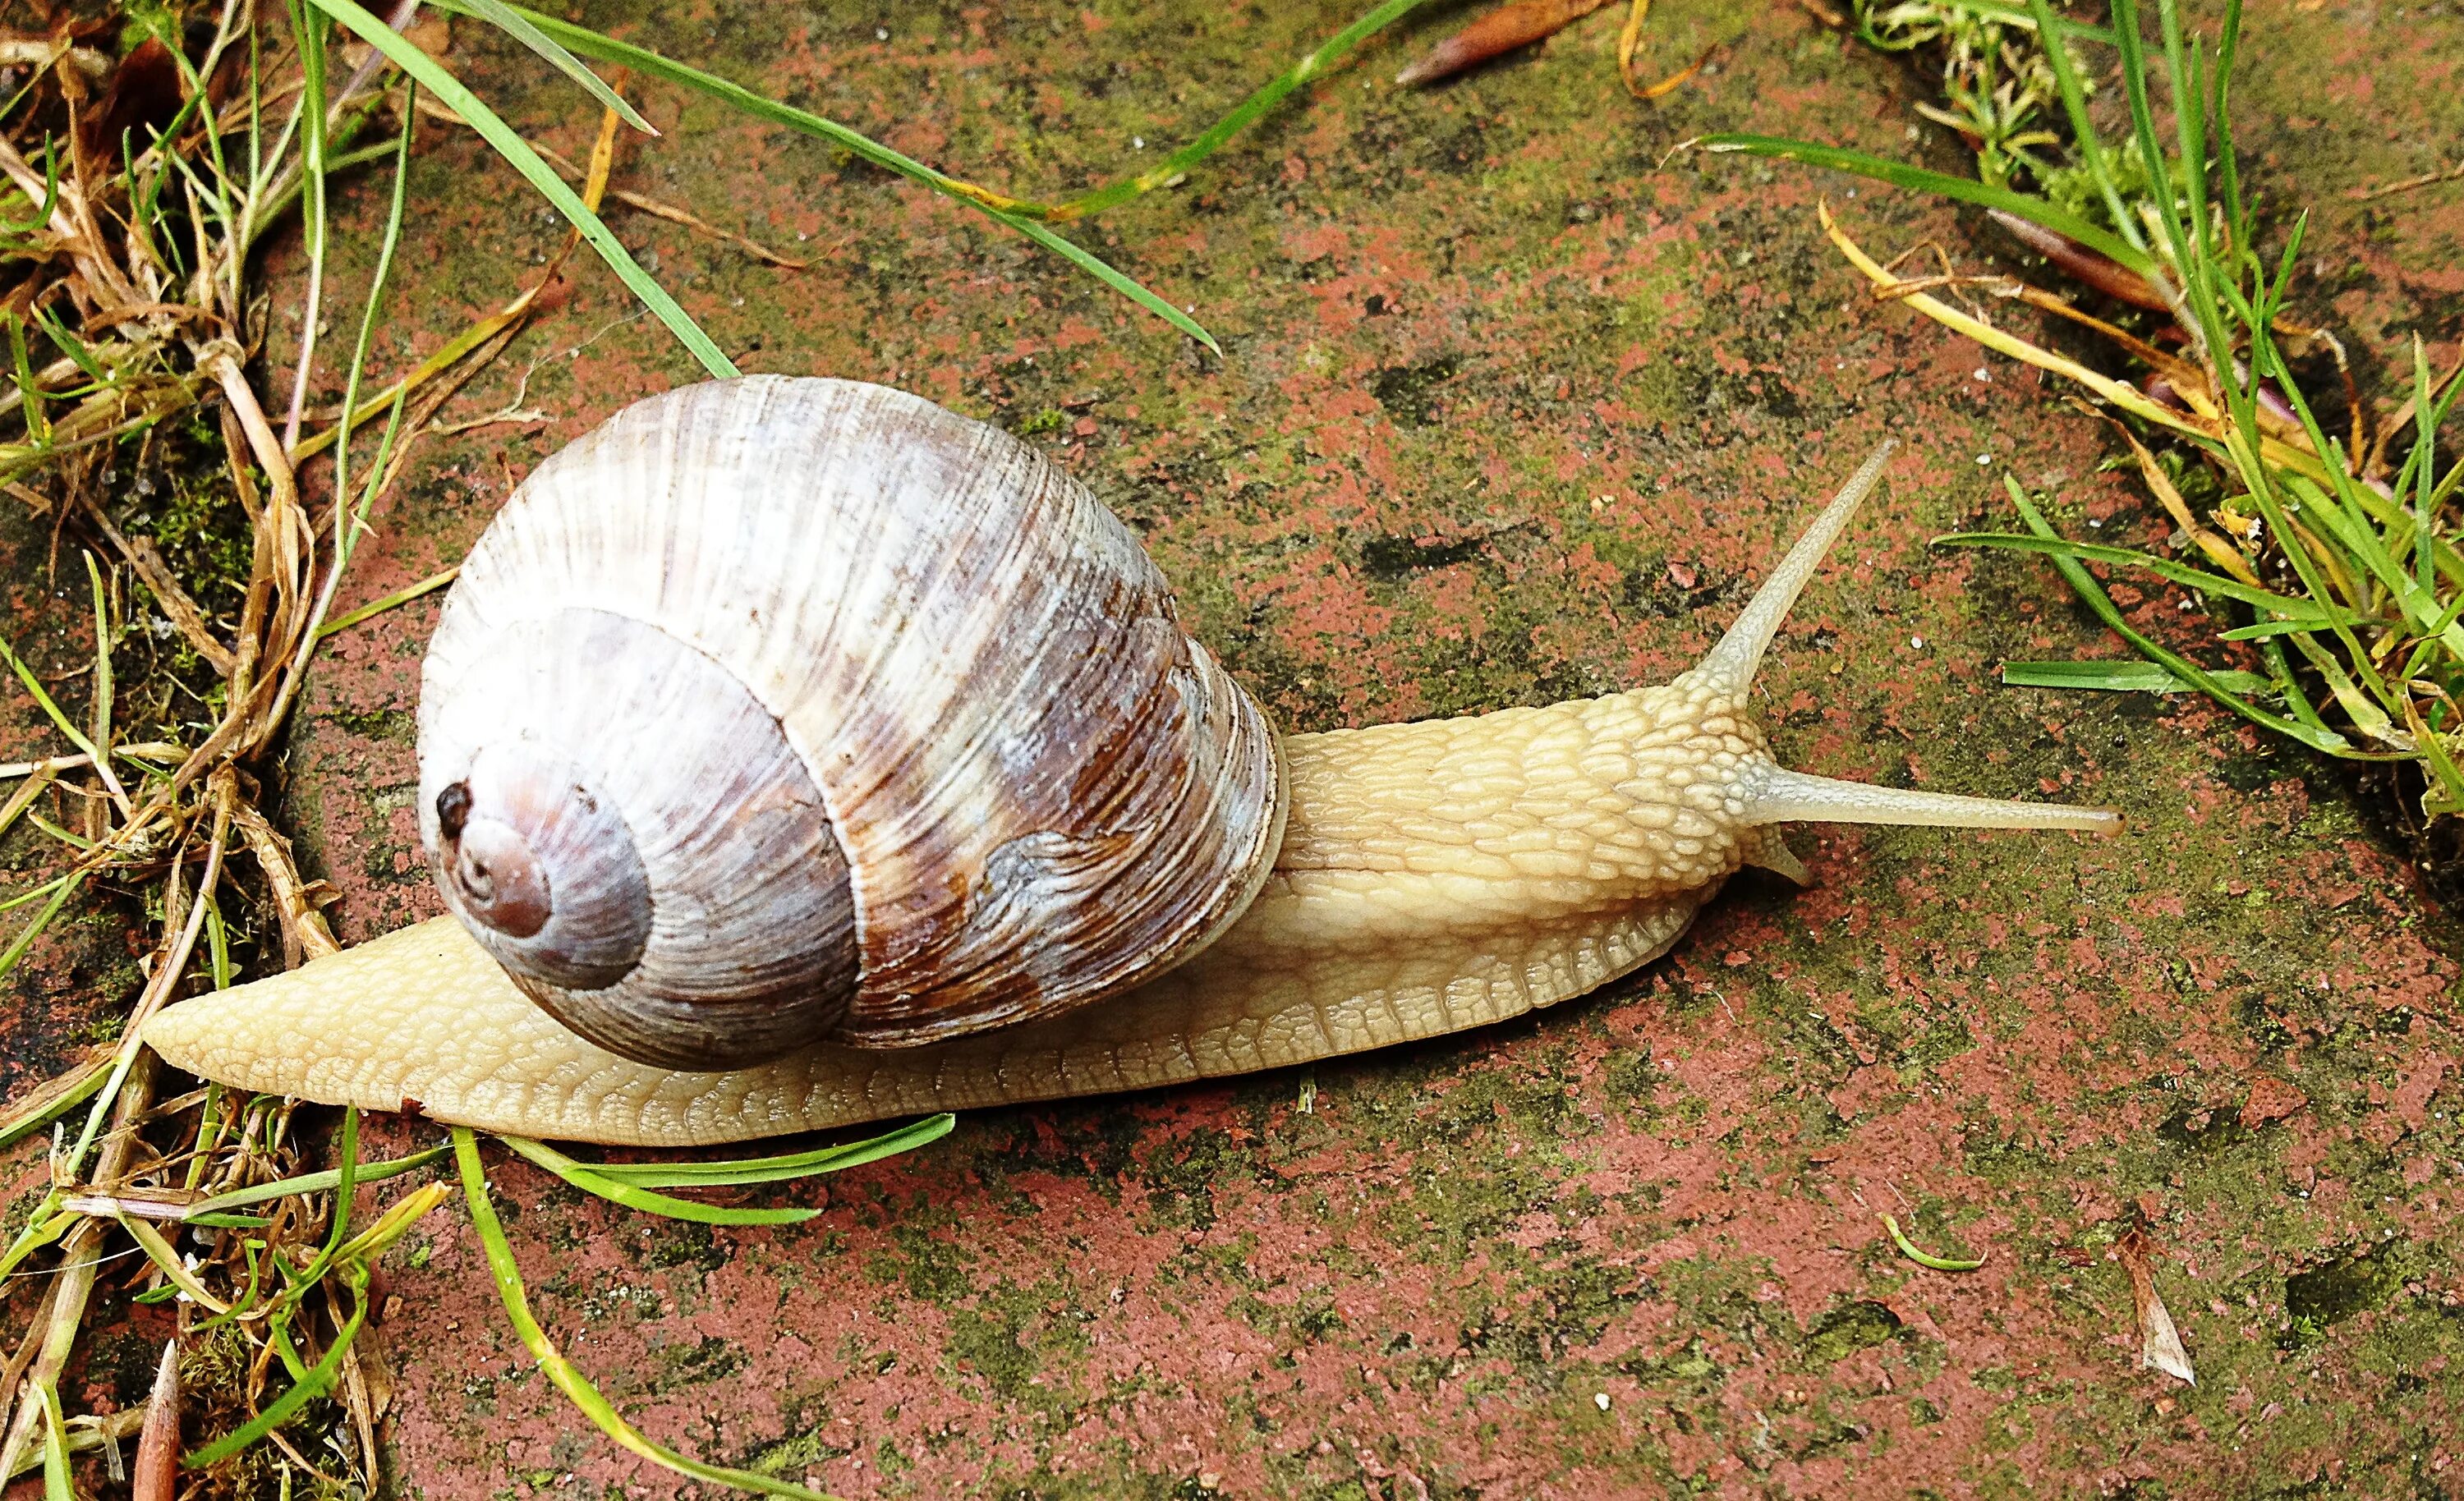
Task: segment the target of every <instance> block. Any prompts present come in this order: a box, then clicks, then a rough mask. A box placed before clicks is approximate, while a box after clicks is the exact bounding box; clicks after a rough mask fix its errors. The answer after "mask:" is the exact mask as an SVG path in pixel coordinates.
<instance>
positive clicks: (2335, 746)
mask: <svg viewBox="0 0 2464 1501" xmlns="http://www.w3.org/2000/svg"><path fill="white" fill-rule="evenodd" d="M2002 484H2003V488H2004V489H2007V490H2008V491H2009V492H2010V495H2011V503H2012V504H2013V505H2014V506H2016V507H2017V508H2018V510H2019V516H2020V519H2021V520H2023V521H2025V522H2027V524H2028V530H2029V531H2031V532H2033V533H2035V534H2036V535H2037V536H2039V537H2043V538H2045V539H2047V540H2049V541H2059V540H2061V538H2060V535H2059V533H2056V532H2055V531H2054V529H2053V525H2052V523H2050V522H2048V521H2046V520H2045V518H2044V516H2043V514H2042V513H2041V512H2039V511H2037V510H2036V507H2035V503H2034V502H2032V501H2030V500H2029V499H2028V493H2027V491H2025V490H2023V489H2020V488H2019V482H2018V481H2017V480H2015V479H2013V478H2012V477H2011V476H2009V475H2007V474H2006V475H2004V476H2003V477H2002ZM2048 556H2049V557H2050V558H2051V559H2052V560H2053V564H2054V567H2055V568H2057V569H2058V570H2060V572H2061V576H2062V577H2063V578H2064V579H2066V580H2068V582H2069V583H2070V586H2071V588H2072V590H2073V591H2074V592H2076V593H2077V594H2078V595H2079V598H2080V599H2081V600H2082V601H2083V602H2084V603H2085V604H2086V605H2087V607H2088V608H2089V609H2090V610H2093V611H2095V612H2096V616H2097V618H2098V619H2099V620H2102V621H2104V623H2105V624H2106V625H2107V626H2108V627H2110V628H2111V629H2112V630H2113V632H2114V634H2116V635H2118V636H2120V637H2121V638H2122V639H2123V641H2126V642H2129V643H2130V644H2131V645H2133V646H2135V647H2137V648H2138V649H2139V651H2140V652H2141V653H2142V654H2143V655H2145V656H2146V657H2149V658H2151V659H2153V660H2155V661H2157V662H2160V663H2164V664H2165V665H2166V666H2167V667H2168V668H2170V669H2171V670H2172V672H2173V674H2174V675H2175V676H2176V677H2180V678H2183V679H2186V680H2188V681H2189V682H2190V683H2192V684H2194V685H2197V687H2198V688H2199V690H2200V691H2201V692H2204V693H2206V694H2207V695H2208V696H2209V697H2210V698H2211V699H2214V700H2215V701H2216V702H2217V703H2219V704H2222V705H2223V706H2225V707H2227V708H2230V709H2232V710H2233V712H2234V713H2236V714H2239V715H2241V716H2242V717H2243V718H2244V719H2247V720H2249V721H2251V722H2252V723H2253V724H2255V725H2263V726H2265V727H2267V728H2268V729H2274V730H2276V731H2277V732H2278V733H2280V734H2285V735H2290V736H2291V737H2293V738H2294V739H2296V740H2299V741H2300V742H2301V743H2302V744H2303V745H2306V746H2309V747H2311V748H2312V749H2314V750H2318V751H2326V752H2327V753H2329V754H2331V755H2350V754H2352V753H2353V744H2352V742H2351V741H2349V740H2347V739H2345V738H2344V737H2343V735H2340V734H2337V733H2336V732H2335V731H2333V730H2327V731H2323V732H2321V731H2319V730H2315V729H2311V728H2310V727H2309V726H2307V725H2303V724H2300V723H2299V722H2297V721H2294V720H2290V719H2286V718H2284V717H2283V716H2282V715H2279V714H2272V713H2270V712H2268V711H2267V710H2266V709H2263V708H2261V707H2258V706H2257V705H2255V704H2253V703H2251V702H2249V701H2248V700H2246V699H2244V698H2242V697H2241V696H2240V695H2239V694H2236V693H2234V692H2233V691H2232V690H2231V689H2229V688H2227V687H2226V686H2225V685H2223V684H2221V683H2218V682H2217V681H2216V680H2215V679H2214V678H2213V677H2212V676H2211V675H2210V674H2209V672H2208V671H2207V669H2206V668H2204V667H2201V666H2200V665H2199V664H2198V663H2195V662H2192V661H2190V660H2189V659H2188V658H2186V657H2183V656H2180V655H2178V654H2176V653H2174V652H2172V651H2168V650H2167V649H2166V648H2165V647H2164V646H2162V645H2159V644H2158V643H2157V642H2153V641H2150V640H2149V639H2148V638H2146V637H2145V636H2142V635H2141V634H2139V632H2137V631H2135V630H2132V629H2131V628H2130V622H2129V621H2127V620H2123V618H2122V609H2121V607H2120V606H2119V605H2116V604H2115V603H2114V602H2113V600H2112V598H2110V597H2109V596H2107V595H2106V594H2105V592H2104V586H2103V585H2101V584H2100V583H2098V582H2097V581H2096V578H2095V576H2093V575H2091V574H2090V573H2089V572H2088V571H2087V567H2086V565H2085V564H2083V563H2081V562H2080V561H2079V559H2078V558H2076V557H2072V556H2069V555H2066V554H2063V553H2058V552H2057V553H2050V554H2048Z"/></svg>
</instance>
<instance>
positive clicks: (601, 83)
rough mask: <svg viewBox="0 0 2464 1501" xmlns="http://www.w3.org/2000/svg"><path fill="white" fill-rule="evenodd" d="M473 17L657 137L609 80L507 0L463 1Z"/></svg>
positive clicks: (644, 131) (653, 129) (639, 127)
mask: <svg viewBox="0 0 2464 1501" xmlns="http://www.w3.org/2000/svg"><path fill="white" fill-rule="evenodd" d="M461 4H462V5H464V6H465V7H467V8H468V9H469V10H470V11H471V13H472V14H473V15H475V16H477V17H478V18H479V19H480V20H483V21H485V22H487V23H488V24H489V25H491V26H493V27H495V28H496V29H497V30H498V31H500V32H503V33H505V34H506V35H508V36H510V37H512V38H513V39H514V40H516V41H517V42H519V43H521V44H522V45H523V46H525V47H527V48H529V49H530V50H531V51H533V52H535V53H537V54H539V56H541V57H542V58H545V59H546V61H547V64H548V66H549V67H552V68H554V69H555V70H556V71H557V72H559V73H561V74H563V75H564V76H566V77H568V78H571V79H572V80H573V81H574V82H576V83H579V84H581V85H582V87H583V90H584V91H586V92H587V93H588V94H589V95H590V97H591V98H594V99H597V100H598V101H599V105H600V107H601V108H602V109H612V110H614V111H615V112H616V114H617V118H619V119H621V120H624V121H625V123H626V124H627V125H630V126H632V127H633V128H634V129H635V130H638V131H640V132H641V133H642V134H644V135H646V136H655V135H657V134H658V133H659V131H658V127H657V126H655V125H653V124H651V123H650V122H649V120H644V119H643V118H642V117H641V116H640V115H639V114H637V113H635V111H634V109H633V106H632V105H630V104H627V103H626V102H625V97H624V96H623V95H621V94H618V93H617V92H616V91H615V90H614V89H611V88H609V87H608V86H607V84H606V82H605V80H604V79H602V78H601V77H600V76H599V75H597V74H595V73H593V72H591V71H590V70H589V69H588V68H587V67H584V66H583V61H582V59H581V58H579V57H576V56H575V55H574V54H571V53H569V52H566V51H565V50H564V49H563V48H562V47H560V46H558V45H557V44H556V41H555V40H554V38H552V37H550V36H549V35H548V34H547V33H545V32H542V31H540V30H539V27H538V26H537V25H536V24H534V23H533V22H532V21H531V19H530V18H529V17H528V16H525V15H523V14H522V13H521V12H519V11H516V10H515V9H514V8H513V7H512V6H509V5H506V4H505V3H504V0H461Z"/></svg>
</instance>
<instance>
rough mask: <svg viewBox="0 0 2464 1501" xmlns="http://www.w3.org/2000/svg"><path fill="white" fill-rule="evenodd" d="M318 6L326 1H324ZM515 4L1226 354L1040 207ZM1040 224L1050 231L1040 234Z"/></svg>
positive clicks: (561, 35)
mask: <svg viewBox="0 0 2464 1501" xmlns="http://www.w3.org/2000/svg"><path fill="white" fill-rule="evenodd" d="M318 3H319V4H322V3H324V0H318ZM461 3H462V0H443V5H444V9H447V10H451V9H453V8H454V7H456V6H458V5H460V4H461ZM514 9H516V10H519V11H521V13H522V14H523V15H525V16H527V17H529V18H530V19H531V20H532V21H534V22H536V23H537V24H538V25H539V29H540V30H541V31H543V32H545V33H548V34H549V35H551V36H553V37H555V38H556V39H557V40H558V41H560V42H561V43H563V44H564V45H565V46H566V47H569V48H571V49H572V50H573V51H575V52H577V53H580V54H583V56H586V57H594V58H597V59H598V60H599V61H601V62H606V63H614V64H618V65H620V66H623V67H627V68H630V69H632V70H633V71H634V72H636V73H640V74H645V75H648V76H651V77H654V78H661V79H665V80H666V81H667V82H670V83H672V84H675V85H676V86H678V87H679V88H686V89H691V90H693V92H695V93H697V94H702V95H706V96H708V97H709V98H715V99H716V100H718V101H719V102H720V103H722V104H726V105H728V106H729V107H731V108H733V109H736V110H737V111H739V112H741V113H743V114H746V115H750V116H752V117H753V118H754V119H756V120H767V121H769V122H770V123H771V124H774V125H781V126H784V127H785V128H787V129H789V130H792V131H795V132H797V133H798V134H799V135H805V136H811V137H813V138H814V139H816V140H819V141H828V142H830V143H831V144H832V145H835V146H838V147H839V148H841V149H842V150H845V151H847V152H848V153H849V154H850V155H853V156H856V157H858V158H861V159H862V160H864V161H867V162H869V163H872V164H873V165H875V166H877V167H881V168H883V169H884V170H886V171H891V172H895V173H897V174H898V175H899V176H901V177H904V178H907V179H909V180H911V181H913V182H916V183H920V184H922V185H924V186H926V187H929V188H931V189H933V190H934V191H935V192H936V193H941V194H944V195H946V196H948V197H951V198H955V199H957V201H958V202H960V203H962V204H965V205H967V206H968V207H971V208H975V209H979V210H980V211H981V212H982V213H984V214H985V215H986V216H987V217H989V218H991V219H994V220H996V221H998V222H1000V223H1001V224H1002V225H1004V226H1006V227H1008V228H1012V229H1016V230H1017V231H1018V232H1020V233H1021V234H1023V235H1025V236H1026V237H1027V238H1029V239H1031V240H1034V241H1035V242H1036V243H1037V244H1039V245H1041V246H1043V247H1044V248H1045V249H1046V250H1052V251H1054V252H1055V253H1057V254H1060V255H1063V256H1066V257H1067V259H1068V260H1069V262H1070V264H1071V265H1073V266H1076V267H1078V268H1079V269H1080V270H1082V271H1085V272H1089V274H1091V275H1094V276H1095V277H1097V279H1099V280H1101V281H1102V282H1103V283H1104V284H1105V285H1106V286H1108V287H1111V289H1112V290H1114V291H1115V292H1120V293H1122V294H1125V295H1128V296H1130V297H1131V298H1132V300H1133V301H1135V302H1136V303H1137V305H1138V306H1140V307H1142V308H1144V309H1146V310H1147V311H1148V312H1150V313H1153V314H1155V315H1156V316H1157V317H1160V318H1162V319H1164V321H1166V322H1168V323H1170V324H1171V325H1172V326H1173V327H1175V328H1177V329H1178V330H1180V331H1181V332H1182V333H1184V334H1187V335H1188V336H1189V337H1192V338H1195V339H1198V340H1199V342H1201V343H1203V344H1205V345H1206V346H1207V348H1209V349H1212V350H1214V351H1215V352H1216V353H1218V354H1221V353H1222V350H1221V346H1220V345H1218V344H1217V343H1216V342H1215V338H1214V336H1212V335H1210V334H1208V333H1207V332H1206V331H1205V330H1204V329H1203V328H1201V327H1199V324H1198V323H1197V322H1196V321H1195V320H1194V319H1192V318H1191V317H1190V316H1189V315H1187V314H1185V313H1182V312H1181V311H1180V310H1179V309H1177V308H1175V307H1173V305H1172V304H1171V303H1169V302H1166V301H1165V300H1164V299H1163V298H1161V297H1159V296H1156V295H1155V294H1154V293H1152V292H1149V291H1147V289H1146V288H1144V287H1142V286H1139V285H1138V283H1136V282H1134V281H1133V280H1131V279H1130V278H1129V277H1128V276H1125V275H1123V274H1122V273H1121V272H1118V271H1115V270H1113V269H1112V268H1111V266H1109V265H1107V264H1105V262H1104V261H1102V260H1101V259H1099V258H1098V257H1097V256H1096V255H1095V254H1094V253H1093V252H1092V251H1089V250H1082V249H1080V248H1079V247H1078V246H1076V245H1073V244H1071V243H1070V242H1069V241H1067V240H1065V239H1063V238H1062V237H1061V236H1060V235H1058V234H1056V233H1053V232H1052V231H1051V230H1050V229H1049V228H1045V227H1044V226H1041V225H1036V224H1035V221H1034V220H1032V219H1030V218H1026V217H1023V216H1021V215H1020V214H1018V213H1016V212H1015V211H1014V210H1015V209H1016V208H1019V207H1034V206H1032V205H1022V204H1020V203H1019V201H1018V200H1016V199H1011V198H1004V197H1002V196H1001V195H1000V194H997V193H987V192H985V191H984V190H983V189H982V188H979V187H978V186H976V185H973V184H971V183H961V182H959V181H958V180H957V178H954V177H951V176H949V175H948V174H947V173H943V172H939V171H935V169H933V168H932V167H929V166H926V165H925V164H924V163H921V162H918V161H916V160H915V159H914V158H913V157H910V156H907V155H905V154H904V153H902V152H898V151H893V150H891V148H890V147H888V146H885V145H883V144H882V143H881V142H879V141H875V140H873V139H872V138H871V137H869V136H867V135H864V134H862V133H861V132H858V131H854V130H850V129H848V128H847V126H845V125H842V124H840V123H839V122H838V121H836V120H827V119H825V118H824V117H822V116H819V115H815V114H813V113H811V112H809V111H806V110H801V109H798V108H796V107H795V106H794V105H791V104H781V103H780V102H779V101H778V100H776V99H770V98H763V97H762V96H760V95H759V94H756V93H754V92H753V91H752V90H751V89H748V88H745V87H744V86H743V85H741V84H737V83H731V82H729V81H728V80H727V79H725V78H722V77H719V76H716V75H715V74H709V73H704V72H702V71H701V70H700V69H698V68H693V67H688V66H687V65H685V64H684V63H680V62H677V61H674V60H673V59H671V58H669V57H665V56H662V55H660V54H657V53H654V52H651V51H649V49H647V48H642V47H636V46H634V45H632V44H631V43H629V42H620V41H618V40H616V39H615V38H614V37H612V36H604V35H602V34H600V33H597V32H593V31H590V30H588V29H587V28H584V27H579V26H576V25H574V24H573V23H571V22H570V21H561V20H558V19H557V18H556V17H554V16H552V15H547V14H543V13H541V12H540V11H532V10H528V9H525V8H522V7H515V8H514ZM525 149H527V148H525ZM1030 226H1032V227H1033V228H1030ZM1039 229H1041V230H1042V231H1043V232H1042V233H1037V232H1036V231H1037V230H1039ZM1132 289H1134V291H1133V290H1132Z"/></svg>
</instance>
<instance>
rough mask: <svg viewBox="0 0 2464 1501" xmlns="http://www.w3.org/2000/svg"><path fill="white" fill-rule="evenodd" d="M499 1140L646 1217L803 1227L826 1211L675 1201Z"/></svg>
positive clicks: (519, 1140) (548, 1152)
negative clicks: (747, 1207) (753, 1207)
mask: <svg viewBox="0 0 2464 1501" xmlns="http://www.w3.org/2000/svg"><path fill="white" fill-rule="evenodd" d="M498 1140H499V1141H501V1142H504V1143H505V1144H506V1145H507V1146H509V1147H511V1148H513V1150H514V1154H515V1155H516V1156H517V1157H520V1158H522V1159H523V1160H524V1161H526V1162H528V1163H530V1164H533V1165H535V1166H539V1167H544V1168H546V1169H547V1170H548V1171H549V1172H552V1173H554V1174H556V1175H557V1176H558V1177H559V1178H561V1179H563V1180H564V1181H565V1182H566V1183H569V1184H571V1185H572V1186H575V1187H577V1188H579V1189H581V1190H582V1191H583V1192H584V1193H588V1194H595V1195H597V1196H598V1197H600V1198H602V1199H605V1200H606V1201H607V1202H608V1203H610V1204H621V1205H623V1206H624V1207H627V1208H628V1209H639V1210H641V1211H642V1212H643V1213H645V1214H657V1215H662V1216H664V1217H666V1218H668V1219H671V1220H690V1221H692V1222H693V1223H694V1224H696V1225H799V1224H802V1223H803V1222H804V1221H806V1220H809V1219H811V1218H813V1217H814V1216H815V1215H818V1214H820V1213H821V1212H822V1211H821V1210H819V1209H803V1208H795V1209H739V1208H730V1207H726V1206H723V1205H715V1204H696V1203H694V1202H693V1200H691V1199H675V1198H671V1197H669V1196H668V1195H666V1194H664V1193H653V1192H651V1191H650V1190H649V1189H648V1188H642V1187H636V1186H633V1185H632V1184H628V1183H619V1182H617V1181H616V1180H615V1179H613V1178H603V1177H601V1176H600V1175H599V1174H597V1173H595V1172H593V1171H591V1170H590V1168H589V1167H587V1166H585V1165H584V1164H581V1163H577V1162H575V1161H574V1160H573V1159H572V1158H570V1157H567V1156H565V1155H564V1154H563V1153H562V1152H560V1151H558V1150H557V1149H556V1148H554V1147H552V1146H549V1145H546V1144H545V1143H543V1142H534V1141H532V1140H531V1139H530V1138H528V1137H524V1136H506V1137H499V1138H498Z"/></svg>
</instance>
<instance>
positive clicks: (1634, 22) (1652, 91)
mask: <svg viewBox="0 0 2464 1501" xmlns="http://www.w3.org/2000/svg"><path fill="white" fill-rule="evenodd" d="M1649 19H1651V0H1634V8H1633V9H1632V10H1630V11H1627V12H1626V16H1625V26H1624V28H1623V29H1622V30H1620V31H1619V32H1618V33H1617V76H1618V77H1619V78H1621V79H1623V80H1624V82H1625V91H1626V92H1627V93H1628V94H1631V95H1633V96H1634V97H1635V98H1639V99H1656V98H1660V97H1661V95H1663V94H1672V93H1675V92H1676V91H1677V90H1678V89H1679V88H1680V87H1682V86H1683V84H1684V82H1685V80H1686V79H1688V78H1690V77H1692V76H1694V75H1696V74H1698V73H1701V72H1702V71H1703V65H1704V64H1705V63H1707V62H1709V61H1710V60H1711V54H1713V53H1716V52H1718V51H1719V50H1720V46H1719V44H1718V43H1717V42H1714V43H1712V44H1711V45H1710V46H1708V47H1705V48H1704V49H1703V54H1702V55H1701V56H1699V57H1697V58H1695V59H1694V60H1693V61H1692V62H1689V63H1687V64H1686V65H1685V66H1684V67H1683V68H1680V69H1678V70H1677V71H1676V72H1675V73H1672V74H1670V75H1669V76H1667V77H1664V78H1662V79H1661V80H1660V81H1659V82H1657V83H1638V82H1636V81H1635V77H1634V54H1635V53H1636V51H1637V50H1638V49H1639V48H1640V47H1641V46H1642V26H1643V23H1644V22H1645V21H1648V20H1649Z"/></svg>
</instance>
